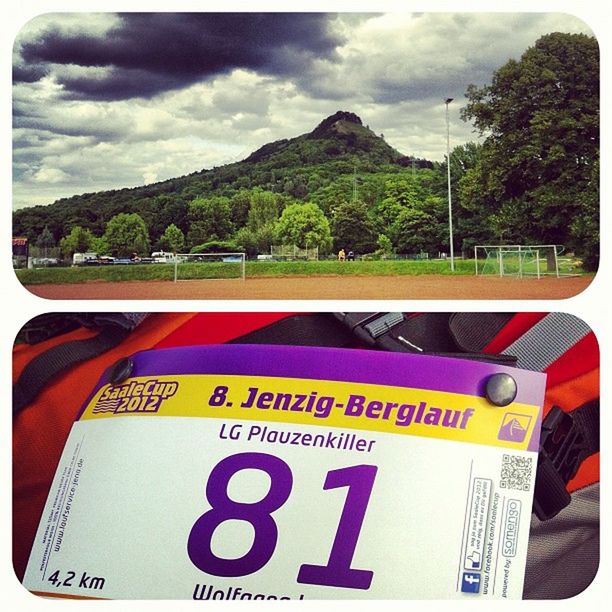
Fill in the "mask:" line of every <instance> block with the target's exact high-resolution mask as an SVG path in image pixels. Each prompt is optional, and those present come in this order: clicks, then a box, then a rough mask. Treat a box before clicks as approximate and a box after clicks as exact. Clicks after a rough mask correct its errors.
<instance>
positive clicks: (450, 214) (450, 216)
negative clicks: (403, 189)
mask: <svg viewBox="0 0 612 612" xmlns="http://www.w3.org/2000/svg"><path fill="white" fill-rule="evenodd" d="M453 99H454V98H446V99H445V100H444V104H446V174H447V179H448V241H449V245H450V261H451V272H454V271H455V249H454V247H453V203H452V197H451V173H450V121H449V118H448V105H449V104H450V103H451V102H452V101H453Z"/></svg>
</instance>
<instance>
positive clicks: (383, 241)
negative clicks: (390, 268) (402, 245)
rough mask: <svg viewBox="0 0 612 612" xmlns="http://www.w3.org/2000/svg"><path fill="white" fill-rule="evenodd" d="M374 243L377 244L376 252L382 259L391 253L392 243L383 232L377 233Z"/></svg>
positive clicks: (392, 251)
mask: <svg viewBox="0 0 612 612" xmlns="http://www.w3.org/2000/svg"><path fill="white" fill-rule="evenodd" d="M376 244H377V245H378V249H377V250H376V254H377V255H380V257H382V258H383V259H385V258H387V257H389V256H390V255H393V253H394V249H393V243H392V242H391V239H390V238H389V237H388V236H385V235H384V234H379V235H378V238H377V240H376Z"/></svg>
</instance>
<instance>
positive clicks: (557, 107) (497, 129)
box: [463, 32, 599, 262]
mask: <svg viewBox="0 0 612 612" xmlns="http://www.w3.org/2000/svg"><path fill="white" fill-rule="evenodd" d="M467 98H468V104H467V106H466V107H465V109H464V111H463V118H464V119H472V120H473V121H474V124H475V126H476V128H477V129H478V130H479V131H480V133H481V134H483V135H487V138H486V140H485V141H484V143H483V151H482V158H481V160H480V164H479V165H477V166H476V168H478V177H477V178H478V183H479V189H480V191H481V193H482V196H483V198H482V199H483V205H484V210H483V211H482V213H483V216H485V217H487V216H490V215H492V214H494V213H496V212H497V211H498V209H499V208H500V207H501V206H504V205H507V204H508V203H509V202H514V203H513V204H512V206H515V207H517V208H518V209H519V210H521V212H522V215H521V217H519V218H516V219H513V220H512V225H513V227H512V232H513V233H514V234H517V235H520V236H521V237H522V242H526V241H531V242H539V243H545V244H553V243H554V244H564V245H565V246H566V247H569V248H572V249H575V251H576V252H577V253H578V254H581V255H583V256H584V258H585V262H586V261H593V260H596V259H597V258H596V256H594V253H593V245H592V243H585V242H584V241H583V240H581V239H580V236H581V232H582V229H581V228H584V227H586V226H590V227H591V230H592V231H594V232H596V233H597V231H598V220H597V218H596V217H597V214H595V218H593V207H592V206H588V205H585V204H584V202H585V201H587V200H589V199H591V200H592V199H593V198H594V197H596V191H597V186H596V185H595V184H594V182H593V180H592V176H593V168H594V166H595V165H596V164H597V162H598V159H599V50H598V45H597V41H596V40H595V38H593V37H591V36H587V35H585V34H562V33H559V32H556V33H553V34H547V35H545V36H542V37H541V38H540V39H539V40H537V41H536V43H535V45H534V46H533V47H530V48H529V49H528V50H527V51H526V52H525V53H524V54H523V55H522V57H521V58H520V60H519V61H516V60H510V61H509V62H507V63H506V64H505V65H504V66H502V67H501V68H500V69H499V70H497V71H496V72H495V74H494V76H493V81H492V83H491V85H487V86H485V87H482V88H478V87H476V86H474V85H470V86H469V87H468V90H467ZM473 178H474V177H473ZM591 230H589V231H591Z"/></svg>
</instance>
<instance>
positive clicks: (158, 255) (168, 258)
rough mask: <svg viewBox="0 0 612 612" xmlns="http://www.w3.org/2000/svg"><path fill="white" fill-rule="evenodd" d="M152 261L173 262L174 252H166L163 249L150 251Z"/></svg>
mask: <svg viewBox="0 0 612 612" xmlns="http://www.w3.org/2000/svg"><path fill="white" fill-rule="evenodd" d="M151 257H152V258H153V263H174V253H166V252H165V251H156V252H155V253H151Z"/></svg>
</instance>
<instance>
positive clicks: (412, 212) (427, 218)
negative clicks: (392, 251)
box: [395, 208, 446, 255]
mask: <svg viewBox="0 0 612 612" xmlns="http://www.w3.org/2000/svg"><path fill="white" fill-rule="evenodd" d="M445 230H446V228H445V226H444V225H442V224H441V223H439V222H438V221H437V220H436V218H435V217H434V216H433V215H431V214H429V213H427V212H424V211H422V210H418V209H415V208H406V209H404V210H403V211H402V213H401V214H400V216H399V217H398V219H397V222H396V227H395V235H396V237H397V238H396V239H397V243H396V244H397V251H398V252H399V253H409V254H416V253H421V252H427V253H430V254H432V255H435V254H436V253H437V252H438V251H439V250H440V248H441V247H442V246H443V244H444V243H443V240H444V235H445Z"/></svg>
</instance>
